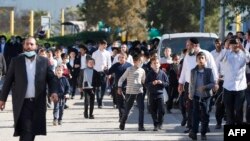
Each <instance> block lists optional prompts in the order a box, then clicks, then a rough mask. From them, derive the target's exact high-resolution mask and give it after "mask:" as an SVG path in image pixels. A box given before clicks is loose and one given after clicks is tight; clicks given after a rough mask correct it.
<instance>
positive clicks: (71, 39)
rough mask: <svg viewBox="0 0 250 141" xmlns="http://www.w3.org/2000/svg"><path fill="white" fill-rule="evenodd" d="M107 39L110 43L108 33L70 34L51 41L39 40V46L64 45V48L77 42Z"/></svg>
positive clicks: (53, 38) (50, 39)
mask: <svg viewBox="0 0 250 141" xmlns="http://www.w3.org/2000/svg"><path fill="white" fill-rule="evenodd" d="M101 39H105V40H107V41H109V34H107V33H106V32H81V33H78V34H69V35H65V36H57V37H52V38H49V39H44V40H38V44H40V45H43V44H44V43H50V44H51V45H52V44H56V45H63V46H67V47H68V46H72V45H74V43H75V42H76V41H80V42H81V43H85V42H86V41H88V40H92V41H96V42H97V41H99V40H101Z"/></svg>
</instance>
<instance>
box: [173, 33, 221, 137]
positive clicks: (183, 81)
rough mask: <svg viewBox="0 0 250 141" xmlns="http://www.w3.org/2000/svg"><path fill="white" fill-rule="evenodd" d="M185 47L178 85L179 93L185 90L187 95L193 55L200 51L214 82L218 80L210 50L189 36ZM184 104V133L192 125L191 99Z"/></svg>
mask: <svg viewBox="0 0 250 141" xmlns="http://www.w3.org/2000/svg"><path fill="white" fill-rule="evenodd" d="M187 47H188V54H187V55H186V56H185V59H184V62H183V66H182V71H181V74H180V78H179V86H178V91H179V94H182V92H183V91H185V95H188V91H189V90H188V87H189V82H190V75H191V70H192V69H193V68H194V67H195V66H196V56H195V55H196V54H198V53H199V52H201V51H202V52H204V53H205V55H206V58H207V63H206V67H207V68H211V69H212V72H213V75H214V80H215V81H216V82H217V80H218V72H217V67H216V64H215V61H214V58H213V56H212V55H211V53H210V52H208V51H207V50H203V49H201V48H200V45H199V41H198V39H197V38H195V37H192V38H189V40H188V41H187ZM216 87H218V86H216ZM186 105H187V112H188V117H187V128H188V129H187V130H186V131H185V133H188V132H189V131H190V129H191V126H192V121H191V119H192V118H191V115H192V100H190V99H188V100H187V104H186Z"/></svg>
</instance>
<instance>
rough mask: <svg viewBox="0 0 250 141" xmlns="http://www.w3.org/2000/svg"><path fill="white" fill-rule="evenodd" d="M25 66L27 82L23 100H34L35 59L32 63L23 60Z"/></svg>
mask: <svg viewBox="0 0 250 141" xmlns="http://www.w3.org/2000/svg"><path fill="white" fill-rule="evenodd" d="M25 64H26V73H27V80H28V84H27V91H26V94H25V98H35V74H36V57H35V59H34V60H33V61H31V60H30V59H27V58H25Z"/></svg>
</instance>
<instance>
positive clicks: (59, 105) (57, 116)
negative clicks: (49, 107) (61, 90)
mask: <svg viewBox="0 0 250 141" xmlns="http://www.w3.org/2000/svg"><path fill="white" fill-rule="evenodd" d="M64 106H65V98H59V99H58V101H57V102H55V103H54V110H53V115H54V120H58V121H60V120H62V117H63V111H64Z"/></svg>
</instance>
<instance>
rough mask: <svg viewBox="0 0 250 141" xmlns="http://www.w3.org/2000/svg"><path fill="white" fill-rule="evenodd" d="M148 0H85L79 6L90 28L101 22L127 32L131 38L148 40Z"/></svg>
mask: <svg viewBox="0 0 250 141" xmlns="http://www.w3.org/2000/svg"><path fill="white" fill-rule="evenodd" d="M146 3H147V0H136V1H135V0H125V1H124V0H105V1H99V0H85V2H84V3H83V4H82V5H80V6H79V10H80V11H81V16H82V18H83V19H85V20H86V21H87V23H88V26H96V25H97V23H98V22H99V21H103V22H104V23H105V25H107V26H109V27H111V28H112V33H113V34H114V33H115V29H118V28H119V29H121V31H126V32H127V34H129V37H130V38H134V39H139V40H144V39H146V38H147V29H146V24H147V22H146V19H145V12H146V9H147V7H146V6H147V5H146Z"/></svg>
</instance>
